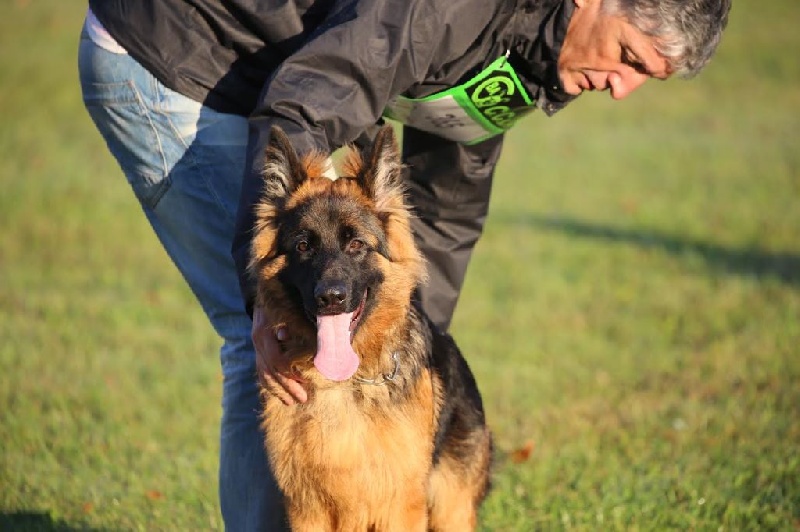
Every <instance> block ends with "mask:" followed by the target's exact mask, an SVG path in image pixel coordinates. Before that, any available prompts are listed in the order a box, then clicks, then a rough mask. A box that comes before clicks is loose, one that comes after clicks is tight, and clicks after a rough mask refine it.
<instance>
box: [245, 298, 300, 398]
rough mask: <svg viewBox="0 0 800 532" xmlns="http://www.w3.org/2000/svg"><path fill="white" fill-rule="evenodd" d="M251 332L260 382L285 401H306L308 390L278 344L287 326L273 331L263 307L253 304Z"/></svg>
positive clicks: (284, 337) (285, 336) (284, 338)
mask: <svg viewBox="0 0 800 532" xmlns="http://www.w3.org/2000/svg"><path fill="white" fill-rule="evenodd" d="M251 336H252V338H253V344H254V345H255V348H256V370H257V371H258V378H259V380H260V381H261V384H262V385H263V386H264V387H265V388H266V389H267V390H268V391H269V393H271V394H272V395H274V396H276V397H277V398H278V399H280V400H281V401H283V403H284V404H286V405H294V404H297V403H305V402H306V401H307V400H308V394H307V393H306V390H305V388H303V386H302V384H301V383H302V382H303V381H302V379H301V378H300V376H299V375H297V374H295V373H293V371H292V369H291V367H290V366H289V361H288V360H287V358H286V355H285V354H284V353H283V349H282V348H281V345H280V342H282V341H284V340H286V338H287V337H288V334H287V332H286V329H285V328H283V327H281V328H279V329H278V330H277V331H276V332H275V334H273V333H272V327H271V326H270V324H269V323H268V321H267V316H266V313H265V312H264V309H262V308H260V307H255V308H254V309H253V330H252V333H251Z"/></svg>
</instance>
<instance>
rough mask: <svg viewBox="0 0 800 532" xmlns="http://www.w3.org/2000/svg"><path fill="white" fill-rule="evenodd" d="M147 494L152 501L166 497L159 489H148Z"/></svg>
mask: <svg viewBox="0 0 800 532" xmlns="http://www.w3.org/2000/svg"><path fill="white" fill-rule="evenodd" d="M145 495H147V498H148V499H150V500H151V501H160V500H161V499H163V498H164V494H163V493H161V492H160V491H158V490H148V491H147V493H145Z"/></svg>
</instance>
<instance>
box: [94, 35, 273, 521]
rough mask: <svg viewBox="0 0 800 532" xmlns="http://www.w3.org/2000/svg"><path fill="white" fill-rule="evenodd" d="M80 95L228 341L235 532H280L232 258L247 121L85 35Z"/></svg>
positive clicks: (229, 484)
mask: <svg viewBox="0 0 800 532" xmlns="http://www.w3.org/2000/svg"><path fill="white" fill-rule="evenodd" d="M79 70H80V78H81V86H82V89H83V97H84V101H85V104H86V107H87V110H88V111H89V114H90V115H91V117H92V119H93V120H94V122H95V124H96V125H97V127H98V129H99V131H100V132H101V134H102V135H103V137H104V139H105V140H106V143H107V144H108V147H109V149H110V150H111V152H112V154H113V155H114V156H115V157H116V159H117V160H118V162H119V163H120V166H121V167H122V170H123V172H124V174H125V176H126V178H127V179H128V181H129V182H130V185H131V187H132V189H133V191H134V193H135V194H136V196H137V198H138V199H139V202H140V203H141V206H142V209H143V211H144V213H145V215H146V216H147V218H148V220H149V221H150V224H151V225H152V227H153V229H154V231H155V233H156V234H157V235H158V237H159V239H160V240H161V243H162V244H163V246H164V248H165V249H166V251H167V253H168V254H169V256H170V257H171V258H172V260H173V262H174V263H175V264H176V266H177V267H178V269H179V270H180V271H181V273H182V274H183V276H184V278H185V279H186V281H187V282H188V284H189V286H190V287H191V289H192V290H193V292H194V294H195V295H196V296H197V299H198V300H199V302H200V304H201V305H202V307H203V309H204V310H205V312H206V314H207V315H208V318H209V320H210V321H211V324H212V325H213V326H214V328H215V330H216V331H217V332H218V333H219V335H220V336H221V337H222V339H223V346H222V349H221V363H222V371H223V376H224V384H223V399H222V408H223V415H222V421H221V435H220V443H221V449H220V472H219V476H220V478H219V490H220V501H221V506H222V514H223V518H224V520H225V525H226V528H227V529H228V530H232V531H251V530H270V531H271V530H283V529H285V528H286V527H285V525H284V523H285V519H284V513H283V508H282V501H281V497H280V494H279V492H278V490H277V487H276V486H275V483H274V480H273V478H272V475H271V474H270V472H269V468H268V464H267V459H266V453H265V451H264V441H263V436H262V434H261V431H260V429H259V414H260V411H261V407H260V401H259V397H258V389H257V386H256V376H255V354H254V349H253V345H252V342H251V340H250V327H251V321H250V318H249V317H248V316H247V314H246V313H245V311H244V305H243V303H242V300H241V295H240V292H239V285H238V280H237V276H236V271H235V268H234V263H233V259H232V258H231V255H230V243H231V239H232V236H233V231H234V221H235V216H236V208H237V205H238V200H239V190H240V188H241V180H242V176H243V173H244V158H245V148H246V142H247V122H246V119H245V118H243V117H239V116H234V115H226V114H221V113H217V112H214V111H212V110H210V109H208V108H206V107H204V106H202V105H201V104H199V103H197V102H194V101H192V100H190V99H188V98H185V97H183V96H181V95H179V94H177V93H175V92H174V91H171V90H169V89H167V88H166V87H164V86H163V85H161V84H160V83H159V82H158V81H157V80H155V79H154V78H153V77H152V76H151V75H150V74H149V73H148V72H147V71H146V70H145V69H144V68H142V67H141V66H140V65H139V64H138V63H136V62H135V61H134V60H133V59H132V58H131V57H129V56H127V55H125V54H114V53H111V52H108V51H106V50H103V49H102V48H99V47H98V46H96V45H95V44H94V43H93V42H92V41H91V40H90V39H89V38H88V37H87V36H86V35H83V36H82V38H81V45H80V55H79Z"/></svg>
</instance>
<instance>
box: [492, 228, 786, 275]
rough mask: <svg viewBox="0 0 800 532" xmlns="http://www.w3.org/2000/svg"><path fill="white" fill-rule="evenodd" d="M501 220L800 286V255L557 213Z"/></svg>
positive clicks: (737, 273) (727, 271)
mask: <svg viewBox="0 0 800 532" xmlns="http://www.w3.org/2000/svg"><path fill="white" fill-rule="evenodd" d="M495 219H496V220H498V221H500V222H501V223H525V224H528V225H530V226H532V227H537V228H540V229H544V230H548V231H558V232H561V233H565V234H568V235H572V236H577V237H581V238H595V239H603V240H608V241H611V242H614V243H624V244H631V245H636V246H639V247H642V248H657V249H661V250H664V251H666V252H668V253H671V254H673V255H685V254H696V255H699V256H701V257H702V258H703V259H704V260H705V261H706V263H707V264H708V265H709V266H710V267H711V268H714V269H717V270H721V271H723V272H726V273H731V274H736V275H743V276H755V277H765V278H774V279H778V280H780V281H781V282H783V283H786V284H790V285H800V255H798V254H793V253H772V252H769V251H763V250H759V249H731V248H727V247H725V246H721V245H718V244H714V243H712V242H705V241H702V240H695V239H690V238H682V237H678V236H673V235H666V234H661V233H658V232H654V231H643V230H640V229H626V228H621V227H613V226H608V225H601V224H597V223H592V222H587V221H583V220H578V219H575V218H567V217H559V216H542V215H537V214H519V215H506V216H505V217H504V216H502V215H501V216H498V217H496V218H495Z"/></svg>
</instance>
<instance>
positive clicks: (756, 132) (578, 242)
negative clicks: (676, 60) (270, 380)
mask: <svg viewBox="0 0 800 532" xmlns="http://www.w3.org/2000/svg"><path fill="white" fill-rule="evenodd" d="M79 4H80V3H74V2H60V1H57V0H37V1H36V2H32V1H25V0H16V1H10V0H7V1H6V2H4V5H5V16H4V17H3V18H2V19H0V86H2V90H0V110H1V111H2V117H3V119H2V122H0V187H2V188H1V190H2V192H0V530H15V531H16V530H84V529H88V530H138V529H142V530H210V529H219V528H221V527H222V523H221V519H220V517H219V510H218V505H217V496H216V468H217V445H218V443H217V430H218V423H219V419H218V418H219V414H220V407H219V401H220V370H219V363H218V359H217V352H216V351H217V348H218V345H219V341H218V340H217V338H216V337H215V336H214V334H213V332H212V331H211V329H210V327H209V326H208V325H207V324H206V322H205V319H204V317H203V315H202V313H201V311H200V309H199V308H198V307H197V305H196V304H195V303H194V300H193V297H192V295H191V293H190V292H189V290H188V289H187V288H186V287H185V286H184V285H183V284H182V281H181V279H180V277H179V275H178V274H177V273H176V272H175V271H174V269H173V268H172V266H171V265H170V263H169V260H168V259H167V257H166V256H165V254H164V252H163V251H162V250H161V248H160V247H159V245H158V243H157V242H156V240H155V238H154V237H153V236H152V235H151V233H150V230H149V228H148V227H147V224H146V222H145V221H144V219H143V217H142V216H141V215H140V213H139V209H138V206H137V205H136V204H135V201H134V199H133V197H132V195H131V194H130V192H129V190H128V186H127V184H126V183H125V181H124V179H123V178H122V176H121V174H120V172H119V170H118V169H117V167H116V165H115V163H114V161H113V160H112V159H111V158H110V156H109V155H108V154H107V152H106V150H105V148H104V146H103V144H102V141H101V140H100V138H99V136H98V135H97V133H96V132H95V131H94V129H93V126H92V125H91V123H90V121H89V119H88V117H87V116H86V114H85V112H84V110H83V108H82V104H81V102H80V95H79V89H78V82H77V74H76V67H75V52H76V49H77V38H78V32H79V27H80V23H81V19H82V14H83V9H84V5H83V4H80V5H79ZM799 19H800V4H797V3H796V2H795V1H794V0H771V1H769V2H758V1H756V0H738V1H737V2H736V3H735V6H734V11H733V13H732V16H731V23H730V27H729V31H728V32H727V34H726V36H725V38H724V40H723V43H722V46H721V49H720V52H719V54H718V56H717V57H716V58H715V60H714V61H713V62H712V64H711V66H710V67H709V68H708V70H707V71H706V72H704V73H703V74H701V75H700V76H699V77H698V78H697V79H696V80H693V81H692V82H688V83H687V82H680V81H670V82H666V83H659V82H653V83H652V85H651V86H647V87H645V88H644V89H642V90H640V91H639V92H638V93H636V94H634V95H633V96H631V97H630V99H629V100H628V101H626V102H624V103H617V102H612V101H611V100H610V99H609V98H607V97H605V96H600V95H591V96H587V97H585V98H583V99H581V100H579V101H578V102H576V103H575V104H573V105H572V106H570V107H569V108H567V109H566V110H564V111H563V112H562V113H560V114H559V115H558V116H557V117H555V118H552V119H547V118H545V117H544V116H541V115H540V116H534V117H531V118H528V119H526V121H525V122H524V123H523V124H522V125H520V126H519V127H518V128H517V129H515V130H514V131H513V132H512V133H511V134H510V135H509V138H508V145H507V149H506V153H505V155H504V159H503V161H502V163H501V166H500V168H499V169H498V172H497V180H496V187H495V191H494V196H493V199H492V201H493V203H492V212H491V216H490V218H489V221H488V223H487V226H486V231H485V236H484V238H483V240H482V241H481V242H480V243H479V245H478V248H477V250H476V253H475V256H474V260H473V264H472V266H471V269H470V272H469V277H468V279H467V283H466V286H465V288H464V292H463V294H462V299H461V303H460V306H459V309H458V313H457V315H456V319H455V321H454V324H453V332H454V334H455V336H456V337H457V339H458V340H459V343H460V345H461V346H462V348H463V350H464V351H465V352H466V354H467V356H468V358H469V360H470V362H471V364H472V366H473V369H474V370H475V372H476V374H477V375H478V379H479V384H480V385H481V388H482V390H483V393H484V396H485V404H486V407H487V410H488V416H489V420H490V422H491V424H492V426H493V429H494V432H495V435H496V441H497V447H498V453H497V468H496V473H495V477H494V490H493V492H492V494H491V496H490V498H489V499H488V500H487V503H486V504H485V506H484V508H483V512H482V529H483V530H487V531H529V530H551V529H576V530H664V529H677V530H719V529H723V530H797V529H799V528H800V444H798V442H800V384H798V383H800V208H798V207H797V200H798V197H800V150H798V146H800V61H798V60H797V53H796V52H797V50H800V34H798V32H797V31H796V28H795V25H796V21H797V20H799ZM528 445H530V446H531V447H530V448H531V449H532V452H531V453H530V456H528V457H527V458H525V457H521V456H519V454H520V453H516V452H515V451H518V450H520V449H524V448H525V447H526V446H528Z"/></svg>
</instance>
